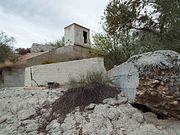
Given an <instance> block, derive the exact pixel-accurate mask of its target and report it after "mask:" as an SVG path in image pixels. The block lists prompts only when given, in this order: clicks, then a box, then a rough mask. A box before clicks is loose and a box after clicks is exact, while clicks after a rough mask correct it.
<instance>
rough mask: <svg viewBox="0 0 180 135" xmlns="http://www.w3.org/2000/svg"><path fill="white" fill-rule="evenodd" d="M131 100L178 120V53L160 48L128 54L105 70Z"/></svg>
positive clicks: (179, 103)
mask: <svg viewBox="0 0 180 135" xmlns="http://www.w3.org/2000/svg"><path fill="white" fill-rule="evenodd" d="M108 74H109V76H110V78H111V79H112V80H113V83H114V84H115V85H116V86H117V87H120V88H121V89H122V90H123V91H124V93H125V94H126V95H127V97H128V98H129V101H130V102H131V103H135V104H140V105H144V106H146V107H148V108H150V109H151V110H152V111H153V112H156V113H159V114H162V115H166V116H170V117H171V116H172V117H175V118H179V119H180V54H179V53H176V52H174V51H170V50H160V51H155V52H148V53H144V54H140V55H135V56H132V57H131V58H130V59H128V61H127V62H125V63H123V64H121V65H119V66H116V67H114V68H113V69H111V70H110V71H109V72H108Z"/></svg>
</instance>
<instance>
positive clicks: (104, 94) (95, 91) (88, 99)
mask: <svg viewBox="0 0 180 135" xmlns="http://www.w3.org/2000/svg"><path fill="white" fill-rule="evenodd" d="M119 93H120V90H119V89H117V88H115V87H111V86H109V85H105V84H101V83H91V84H88V85H86V86H81V87H77V88H72V89H69V90H68V91H67V92H65V94H64V95H63V96H62V97H60V98H59V99H58V100H56V102H55V103H54V104H53V105H52V112H53V117H57V116H58V117H59V122H63V121H64V119H65V117H66V115H67V114H68V113H70V112H72V111H73V110H74V109H75V108H76V107H78V106H79V107H80V110H81V111H83V110H84V108H85V106H88V105H89V104H90V103H96V104H98V103H102V101H103V100H104V99H106V98H113V97H115V96H117V95H118V94H119Z"/></svg>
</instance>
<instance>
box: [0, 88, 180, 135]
mask: <svg viewBox="0 0 180 135" xmlns="http://www.w3.org/2000/svg"><path fill="white" fill-rule="evenodd" d="M62 91H65V89H62V88H59V89H56V90H24V89H23V88H6V89H1V90H0V106H1V108H0V116H1V117H0V134H3V135H15V134H21V135H39V134H40V135H94V134H98V135H155V134H156V135H179V134H180V121H176V120H158V119H157V118H156V115H155V114H152V115H150V114H151V113H145V114H143V113H142V112H141V111H139V110H138V109H136V108H134V107H132V106H131V105H130V104H129V103H128V102H127V97H124V95H123V94H122V93H119V94H118V95H117V96H115V97H107V98H105V99H103V100H102V102H99V103H90V104H89V105H86V106H85V108H84V110H82V109H81V107H79V106H77V107H75V108H74V109H73V110H71V111H70V112H68V113H67V114H66V116H65V118H64V120H63V121H62V122H59V117H54V119H51V120H50V119H49V118H50V116H51V114H52V113H51V112H53V111H52V110H53V105H54V104H55V103H57V102H58V101H59V100H58V99H59V98H61V97H62V96H63V95H64V92H62ZM65 93H66V92H65ZM77 100H78V99H77ZM59 109H62V108H59ZM34 110H35V112H34ZM27 112H28V113H27ZM56 116H57V115H56ZM44 123H45V124H44ZM39 129H44V130H43V131H42V130H39Z"/></svg>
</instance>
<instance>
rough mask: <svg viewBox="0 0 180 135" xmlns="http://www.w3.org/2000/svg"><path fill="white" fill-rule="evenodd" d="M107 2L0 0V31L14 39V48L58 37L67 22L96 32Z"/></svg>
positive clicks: (99, 26)
mask: <svg viewBox="0 0 180 135" xmlns="http://www.w3.org/2000/svg"><path fill="white" fill-rule="evenodd" d="M108 1H109V0H0V32H2V31H3V32H5V33H6V34H7V35H8V36H13V37H14V38H15V39H16V42H15V44H14V47H15V48H18V47H23V48H27V47H31V45H32V43H48V42H50V41H55V40H57V39H60V38H61V37H62V36H63V35H64V27H65V26H67V25H69V24H71V23H78V24H80V25H83V26H85V27H87V28H89V29H91V33H94V32H99V31H101V24H100V21H101V17H102V16H103V12H104V9H105V8H106V5H107V3H108Z"/></svg>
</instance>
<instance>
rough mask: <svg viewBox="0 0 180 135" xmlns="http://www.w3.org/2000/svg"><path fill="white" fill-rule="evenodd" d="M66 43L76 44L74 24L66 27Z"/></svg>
mask: <svg viewBox="0 0 180 135" xmlns="http://www.w3.org/2000/svg"><path fill="white" fill-rule="evenodd" d="M64 38H65V45H74V43H75V41H74V25H71V26H69V27H68V28H66V29H64Z"/></svg>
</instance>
